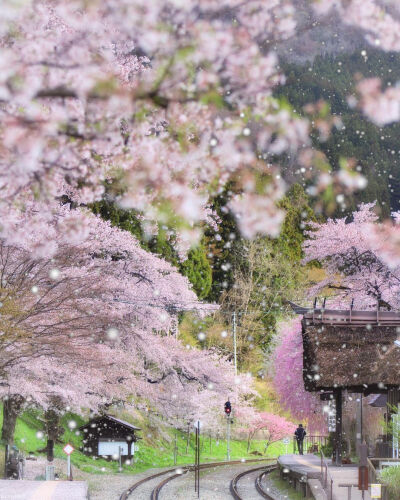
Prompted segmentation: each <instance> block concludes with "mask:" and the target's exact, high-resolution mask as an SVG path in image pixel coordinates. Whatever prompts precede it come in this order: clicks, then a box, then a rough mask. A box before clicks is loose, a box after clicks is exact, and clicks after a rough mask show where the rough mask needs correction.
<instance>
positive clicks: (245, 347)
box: [222, 184, 315, 359]
mask: <svg viewBox="0 0 400 500" xmlns="http://www.w3.org/2000/svg"><path fill="white" fill-rule="evenodd" d="M280 206H281V207H282V208H283V209H284V210H285V212H286V216H285V219H284V222H283V225H282V230H281V234H280V236H279V238H277V239H271V238H266V237H264V238H257V239H255V240H254V241H245V240H243V239H242V240H239V241H238V242H237V244H236V246H235V249H236V251H237V253H238V255H239V256H240V257H238V258H237V259H236V260H235V258H234V257H233V260H234V262H235V266H234V269H233V277H234V283H233V285H232V287H231V288H230V290H228V291H227V292H226V293H225V294H224V296H223V301H222V308H223V310H226V311H232V310H236V311H237V312H238V332H239V337H240V342H239V352H240V357H241V359H243V358H245V357H246V356H247V353H248V352H249V349H252V348H254V346H257V348H259V349H261V350H262V351H264V352H268V350H269V346H270V341H271V338H272V336H273V335H274V334H275V332H276V325H277V322H278V321H279V320H280V319H281V318H282V317H283V315H284V311H285V310H286V305H285V304H286V300H287V299H292V300H296V299H299V298H300V299H301V298H302V297H301V295H302V290H303V289H304V288H305V282H306V278H305V273H304V269H303V268H302V266H301V259H302V257H303V253H302V248H301V245H302V243H303V241H304V239H305V235H304V232H305V231H306V230H308V229H310V225H309V222H310V221H313V220H315V215H314V212H313V210H312V209H311V207H310V205H309V199H308V196H307V195H306V193H305V192H304V189H303V187H302V186H300V185H299V184H294V185H293V186H292V187H291V188H290V189H289V190H288V192H287V193H286V196H285V197H284V198H283V199H282V200H281V202H280ZM246 339H247V340H246Z"/></svg>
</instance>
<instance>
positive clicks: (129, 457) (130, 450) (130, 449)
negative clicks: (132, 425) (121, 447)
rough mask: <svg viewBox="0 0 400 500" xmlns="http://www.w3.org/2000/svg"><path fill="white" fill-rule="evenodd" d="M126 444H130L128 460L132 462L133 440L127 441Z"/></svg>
mask: <svg viewBox="0 0 400 500" xmlns="http://www.w3.org/2000/svg"><path fill="white" fill-rule="evenodd" d="M126 442H127V443H128V460H132V439H129V440H128V439H127V440H126Z"/></svg>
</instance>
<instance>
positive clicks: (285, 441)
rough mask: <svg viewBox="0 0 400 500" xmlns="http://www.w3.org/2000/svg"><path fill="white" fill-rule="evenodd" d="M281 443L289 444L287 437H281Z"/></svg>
mask: <svg viewBox="0 0 400 500" xmlns="http://www.w3.org/2000/svg"><path fill="white" fill-rule="evenodd" d="M282 443H283V444H290V439H289V438H283V439H282Z"/></svg>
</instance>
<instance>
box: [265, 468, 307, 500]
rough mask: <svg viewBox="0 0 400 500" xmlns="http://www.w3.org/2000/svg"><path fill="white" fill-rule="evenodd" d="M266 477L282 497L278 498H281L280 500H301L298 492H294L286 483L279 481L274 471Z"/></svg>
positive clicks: (279, 478) (301, 496) (276, 472)
mask: <svg viewBox="0 0 400 500" xmlns="http://www.w3.org/2000/svg"><path fill="white" fill-rule="evenodd" d="M268 477H269V478H270V479H271V481H272V483H273V485H274V486H275V488H277V489H278V490H279V492H280V493H281V495H282V496H280V497H279V498H282V500H283V499H287V500H303V498H304V497H303V495H302V494H301V493H300V492H299V491H296V490H295V489H294V488H292V487H291V486H289V484H288V483H287V481H285V480H283V479H281V477H280V475H279V471H277V470H276V471H274V472H272V473H271V474H270V475H269V476H268Z"/></svg>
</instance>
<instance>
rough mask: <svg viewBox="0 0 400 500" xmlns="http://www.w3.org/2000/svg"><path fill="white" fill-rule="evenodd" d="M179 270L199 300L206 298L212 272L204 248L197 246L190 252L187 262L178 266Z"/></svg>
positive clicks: (209, 289) (209, 288)
mask: <svg viewBox="0 0 400 500" xmlns="http://www.w3.org/2000/svg"><path fill="white" fill-rule="evenodd" d="M180 269H181V271H182V274H183V275H185V276H187V278H188V279H189V281H190V283H192V285H193V288H194V291H195V292H196V294H197V296H198V297H199V299H204V298H206V297H207V296H208V295H209V293H210V291H211V284H212V270H211V266H210V263H209V262H208V259H207V256H206V252H205V248H204V246H203V245H199V246H197V247H195V248H193V249H192V250H190V252H189V254H188V258H187V260H185V261H184V262H183V263H182V264H181V265H180Z"/></svg>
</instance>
